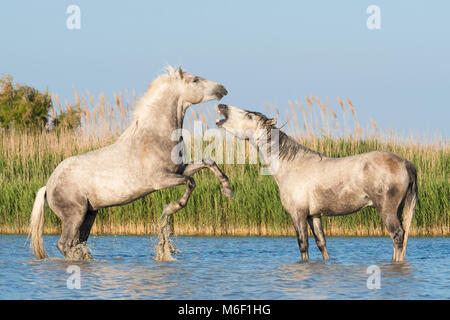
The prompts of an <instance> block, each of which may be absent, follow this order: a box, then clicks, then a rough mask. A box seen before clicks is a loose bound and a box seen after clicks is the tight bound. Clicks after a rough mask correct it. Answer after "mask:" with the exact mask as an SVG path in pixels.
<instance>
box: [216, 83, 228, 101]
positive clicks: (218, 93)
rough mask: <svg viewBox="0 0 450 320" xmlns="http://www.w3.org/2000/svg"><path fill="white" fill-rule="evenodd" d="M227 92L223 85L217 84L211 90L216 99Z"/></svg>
mask: <svg viewBox="0 0 450 320" xmlns="http://www.w3.org/2000/svg"><path fill="white" fill-rule="evenodd" d="M227 94H228V91H227V89H225V87H224V86H222V85H218V86H217V87H216V88H215V89H214V92H213V95H214V96H215V97H216V98H217V100H220V99H222V98H223V97H224V96H226V95H227Z"/></svg>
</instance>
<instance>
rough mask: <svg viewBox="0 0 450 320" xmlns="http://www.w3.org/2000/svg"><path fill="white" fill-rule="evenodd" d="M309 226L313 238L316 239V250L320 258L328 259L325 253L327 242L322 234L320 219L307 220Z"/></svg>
mask: <svg viewBox="0 0 450 320" xmlns="http://www.w3.org/2000/svg"><path fill="white" fill-rule="evenodd" d="M308 223H309V226H310V227H311V230H312V232H313V234H314V238H315V239H316V244H317V248H319V250H320V252H321V253H322V257H323V259H324V260H328V259H330V256H329V255H328V251H327V242H326V240H325V236H324V234H323V228H322V221H320V217H309V218H308Z"/></svg>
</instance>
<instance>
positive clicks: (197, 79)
mask: <svg viewBox="0 0 450 320" xmlns="http://www.w3.org/2000/svg"><path fill="white" fill-rule="evenodd" d="M199 80H200V79H199V78H198V77H195V78H194V80H192V82H198V81H199Z"/></svg>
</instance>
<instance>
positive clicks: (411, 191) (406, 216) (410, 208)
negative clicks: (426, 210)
mask: <svg viewBox="0 0 450 320" xmlns="http://www.w3.org/2000/svg"><path fill="white" fill-rule="evenodd" d="M406 168H407V170H408V173H409V177H410V179H411V182H410V185H409V187H408V191H407V193H406V197H405V206H404V208H403V216H402V226H403V230H404V231H405V233H404V236H403V249H402V253H401V261H405V257H406V244H407V243H408V233H409V228H410V226H411V221H412V217H413V215H414V210H415V208H416V202H417V173H416V168H414V165H413V164H412V163H409V162H408V163H407V165H406Z"/></svg>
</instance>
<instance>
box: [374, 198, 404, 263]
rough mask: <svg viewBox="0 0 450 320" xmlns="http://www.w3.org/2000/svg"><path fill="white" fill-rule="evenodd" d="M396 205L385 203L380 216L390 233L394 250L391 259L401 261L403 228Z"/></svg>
mask: <svg viewBox="0 0 450 320" xmlns="http://www.w3.org/2000/svg"><path fill="white" fill-rule="evenodd" d="M398 210H399V208H398V206H392V205H387V206H384V208H382V209H381V210H379V211H380V215H381V218H382V219H383V222H384V224H385V225H386V228H387V229H388V232H389V234H390V235H391V239H392V243H393V246H394V251H393V253H392V260H393V261H396V262H399V261H402V252H403V238H404V234H405V232H404V230H403V227H402V223H401V221H400V219H399V215H398Z"/></svg>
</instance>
